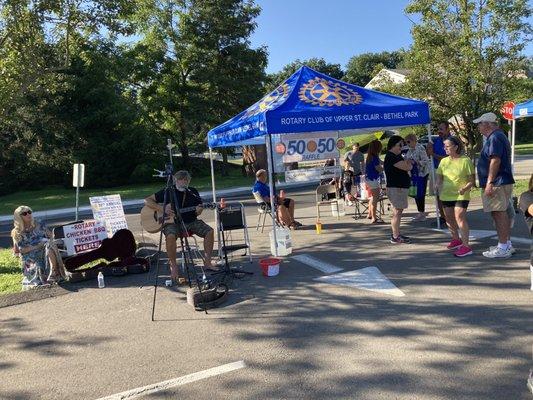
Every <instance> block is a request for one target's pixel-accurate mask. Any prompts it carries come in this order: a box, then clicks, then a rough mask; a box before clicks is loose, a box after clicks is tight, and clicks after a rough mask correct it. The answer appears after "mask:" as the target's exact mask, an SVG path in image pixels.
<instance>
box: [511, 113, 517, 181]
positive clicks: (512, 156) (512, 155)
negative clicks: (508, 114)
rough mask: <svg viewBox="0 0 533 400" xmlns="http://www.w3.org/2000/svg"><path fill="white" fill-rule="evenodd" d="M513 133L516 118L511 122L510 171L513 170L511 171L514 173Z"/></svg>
mask: <svg viewBox="0 0 533 400" xmlns="http://www.w3.org/2000/svg"><path fill="white" fill-rule="evenodd" d="M515 134H516V120H514V119H513V122H512V124H511V171H513V173H514V145H515Z"/></svg>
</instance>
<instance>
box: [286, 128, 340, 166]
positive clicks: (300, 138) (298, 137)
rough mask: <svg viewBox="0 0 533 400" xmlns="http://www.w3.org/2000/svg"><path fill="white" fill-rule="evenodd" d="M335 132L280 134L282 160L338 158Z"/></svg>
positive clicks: (288, 161) (297, 160)
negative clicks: (282, 151)
mask: <svg viewBox="0 0 533 400" xmlns="http://www.w3.org/2000/svg"><path fill="white" fill-rule="evenodd" d="M337 138H338V134H337V133H336V132H316V133H305V134H288V135H281V143H283V147H280V148H279V150H280V151H281V150H284V153H283V162H284V163H292V162H301V161H313V160H327V159H329V158H339V149H338V148H337Z"/></svg>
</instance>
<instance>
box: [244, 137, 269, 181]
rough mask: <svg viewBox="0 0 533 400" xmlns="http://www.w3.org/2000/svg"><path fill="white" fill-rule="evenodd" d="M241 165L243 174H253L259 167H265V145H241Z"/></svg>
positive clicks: (266, 163)
mask: <svg viewBox="0 0 533 400" xmlns="http://www.w3.org/2000/svg"><path fill="white" fill-rule="evenodd" d="M242 166H243V175H244V176H251V177H253V176H255V173H256V172H257V171H258V170H260V169H267V167H268V160H267V151H266V145H264V144H261V145H257V146H243V148H242Z"/></svg>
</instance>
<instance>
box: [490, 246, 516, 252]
mask: <svg viewBox="0 0 533 400" xmlns="http://www.w3.org/2000/svg"><path fill="white" fill-rule="evenodd" d="M496 247H498V246H490V247H489V251H494V249H495V248H496ZM509 251H510V252H511V254H514V253H516V249H515V248H514V247H513V245H511V247H510V248H509Z"/></svg>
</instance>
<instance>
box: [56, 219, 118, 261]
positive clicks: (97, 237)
mask: <svg viewBox="0 0 533 400" xmlns="http://www.w3.org/2000/svg"><path fill="white" fill-rule="evenodd" d="M63 232H64V234H65V238H64V239H63V241H64V243H65V247H66V248H67V254H68V255H69V256H72V255H74V254H79V253H84V252H86V251H88V250H93V249H97V248H98V247H100V245H101V244H102V240H104V239H106V238H107V233H106V230H105V226H104V224H102V223H101V222H99V221H93V220H90V221H84V222H80V223H79V224H72V225H65V226H63Z"/></svg>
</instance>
